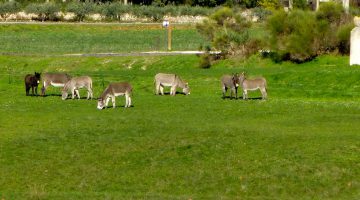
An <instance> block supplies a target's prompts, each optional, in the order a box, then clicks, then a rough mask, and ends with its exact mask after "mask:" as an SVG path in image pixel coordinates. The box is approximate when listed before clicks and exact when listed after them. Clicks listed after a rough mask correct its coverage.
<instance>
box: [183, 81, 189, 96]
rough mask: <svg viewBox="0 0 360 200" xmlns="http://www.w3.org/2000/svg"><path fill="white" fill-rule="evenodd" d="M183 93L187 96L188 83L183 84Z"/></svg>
mask: <svg viewBox="0 0 360 200" xmlns="http://www.w3.org/2000/svg"><path fill="white" fill-rule="evenodd" d="M183 93H184V94H185V95H189V94H190V87H189V83H185V87H184V88H183Z"/></svg>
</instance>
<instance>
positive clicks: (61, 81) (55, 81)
mask: <svg viewBox="0 0 360 200" xmlns="http://www.w3.org/2000/svg"><path fill="white" fill-rule="evenodd" d="M70 79H71V76H70V75H68V74H66V73H45V74H44V75H43V80H42V83H43V86H42V88H41V95H42V96H44V95H45V91H46V88H48V87H49V86H51V85H52V86H54V87H64V85H65V83H67V82H68V81H69V80H70Z"/></svg>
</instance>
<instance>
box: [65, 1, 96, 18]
mask: <svg viewBox="0 0 360 200" xmlns="http://www.w3.org/2000/svg"><path fill="white" fill-rule="evenodd" d="M95 10H96V4H94V3H93V2H92V1H85V2H79V1H74V2H72V3H70V4H69V5H68V6H67V8H66V11H67V12H72V13H74V14H75V16H76V17H75V20H77V21H80V22H81V21H84V19H85V17H86V16H87V15H89V14H92V13H94V11H95Z"/></svg>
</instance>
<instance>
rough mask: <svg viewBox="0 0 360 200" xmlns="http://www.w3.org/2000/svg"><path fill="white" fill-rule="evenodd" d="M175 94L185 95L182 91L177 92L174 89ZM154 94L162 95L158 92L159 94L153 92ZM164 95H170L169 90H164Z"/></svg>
mask: <svg viewBox="0 0 360 200" xmlns="http://www.w3.org/2000/svg"><path fill="white" fill-rule="evenodd" d="M175 94H182V95H186V94H185V93H183V92H178V91H176V93H175ZM155 95H159V96H162V95H161V93H159V94H155ZM166 95H169V96H170V92H164V96H166Z"/></svg>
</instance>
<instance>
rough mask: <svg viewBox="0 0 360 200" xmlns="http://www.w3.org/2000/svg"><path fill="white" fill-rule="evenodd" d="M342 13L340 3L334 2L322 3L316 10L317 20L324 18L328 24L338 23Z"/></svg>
mask: <svg viewBox="0 0 360 200" xmlns="http://www.w3.org/2000/svg"><path fill="white" fill-rule="evenodd" d="M343 14H344V9H343V7H342V5H341V4H339V3H336V2H327V3H322V4H321V5H320V7H319V10H318V11H317V12H316V18H317V19H318V20H324V21H327V22H329V23H330V24H337V25H339V24H340V22H341V19H342V15H343Z"/></svg>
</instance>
